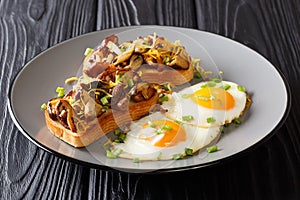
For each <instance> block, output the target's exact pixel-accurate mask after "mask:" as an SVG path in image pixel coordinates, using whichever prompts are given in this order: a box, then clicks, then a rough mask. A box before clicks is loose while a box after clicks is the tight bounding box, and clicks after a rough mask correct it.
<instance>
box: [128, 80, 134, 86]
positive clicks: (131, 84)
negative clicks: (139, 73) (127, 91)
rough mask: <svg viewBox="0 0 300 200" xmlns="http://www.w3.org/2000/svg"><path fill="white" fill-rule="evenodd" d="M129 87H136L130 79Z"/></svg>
mask: <svg viewBox="0 0 300 200" xmlns="http://www.w3.org/2000/svg"><path fill="white" fill-rule="evenodd" d="M128 86H129V87H132V86H134V81H133V80H132V79H129V80H128Z"/></svg>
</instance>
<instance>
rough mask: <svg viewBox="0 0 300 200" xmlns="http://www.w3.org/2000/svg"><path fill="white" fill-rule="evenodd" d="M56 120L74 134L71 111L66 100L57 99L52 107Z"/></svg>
mask: <svg viewBox="0 0 300 200" xmlns="http://www.w3.org/2000/svg"><path fill="white" fill-rule="evenodd" d="M54 111H55V115H56V118H57V120H58V121H59V122H60V123H61V124H62V125H63V126H64V127H65V128H68V129H70V130H71V131H72V132H76V126H75V124H74V120H73V109H72V106H71V105H70V104H69V102H68V101H67V100H64V99H59V100H58V101H57V103H56V104H55V106H54Z"/></svg>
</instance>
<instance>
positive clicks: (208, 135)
mask: <svg viewBox="0 0 300 200" xmlns="http://www.w3.org/2000/svg"><path fill="white" fill-rule="evenodd" d="M151 120H169V119H168V118H166V117H165V116H164V115H163V114H161V113H159V112H158V113H154V114H151V115H149V116H147V117H145V118H142V119H140V120H138V121H136V122H134V123H132V125H131V131H130V132H128V133H127V136H126V139H125V141H124V143H112V145H111V149H110V150H111V151H115V150H119V152H121V153H120V154H119V155H118V157H121V158H128V159H138V160H170V159H174V155H176V154H181V155H182V156H186V155H185V148H189V149H192V150H193V153H195V152H197V151H199V150H200V149H202V148H204V147H205V146H207V145H209V144H210V143H211V142H212V141H214V140H215V139H216V138H217V137H218V135H219V133H220V128H219V127H211V128H200V127H195V126H190V125H188V124H183V125H182V127H183V128H184V129H185V131H186V140H185V141H181V142H179V143H177V144H176V145H175V146H167V147H157V146H154V145H153V144H151V142H149V140H147V139H146V138H147V137H151V136H154V137H160V135H158V134H156V133H155V132H154V131H153V129H152V130H151V128H150V127H148V128H142V127H143V125H144V124H146V123H148V122H149V121H151Z"/></svg>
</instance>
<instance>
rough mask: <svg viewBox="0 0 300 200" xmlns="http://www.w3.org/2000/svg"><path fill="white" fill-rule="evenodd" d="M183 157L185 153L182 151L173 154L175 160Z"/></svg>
mask: <svg viewBox="0 0 300 200" xmlns="http://www.w3.org/2000/svg"><path fill="white" fill-rule="evenodd" d="M182 158H183V154H181V153H179V154H174V155H173V159H174V160H179V159H182Z"/></svg>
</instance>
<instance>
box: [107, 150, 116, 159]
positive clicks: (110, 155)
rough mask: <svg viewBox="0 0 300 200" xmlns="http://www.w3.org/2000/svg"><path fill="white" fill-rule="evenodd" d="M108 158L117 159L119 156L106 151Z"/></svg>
mask: <svg viewBox="0 0 300 200" xmlns="http://www.w3.org/2000/svg"><path fill="white" fill-rule="evenodd" d="M106 157H107V158H117V156H116V155H115V154H114V153H113V152H111V151H109V150H107V151H106Z"/></svg>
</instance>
